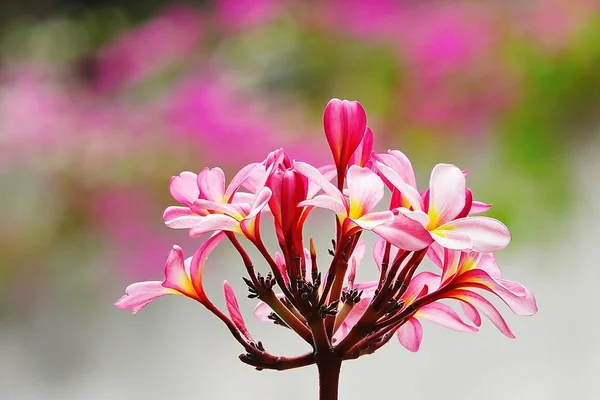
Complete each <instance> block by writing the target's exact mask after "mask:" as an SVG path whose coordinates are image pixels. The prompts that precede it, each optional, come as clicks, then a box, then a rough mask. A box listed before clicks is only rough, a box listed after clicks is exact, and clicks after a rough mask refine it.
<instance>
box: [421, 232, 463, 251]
mask: <svg viewBox="0 0 600 400" xmlns="http://www.w3.org/2000/svg"><path fill="white" fill-rule="evenodd" d="M430 233H431V237H432V238H433V240H435V241H436V242H437V243H439V244H440V245H441V246H442V247H445V248H447V249H451V250H470V249H472V248H473V240H471V237H470V236H469V235H467V234H464V233H461V232H456V231H452V230H443V229H441V228H438V229H436V230H433V231H431V232H430Z"/></svg>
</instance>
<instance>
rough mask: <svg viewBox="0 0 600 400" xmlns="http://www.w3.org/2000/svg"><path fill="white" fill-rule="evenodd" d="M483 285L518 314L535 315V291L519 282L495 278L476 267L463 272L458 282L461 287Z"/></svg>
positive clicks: (536, 309) (482, 286)
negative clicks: (470, 284) (471, 284)
mask: <svg viewBox="0 0 600 400" xmlns="http://www.w3.org/2000/svg"><path fill="white" fill-rule="evenodd" d="M469 283H473V284H475V285H473V286H471V287H481V288H483V289H486V290H488V291H489V292H491V293H493V294H495V295H497V296H498V297H499V298H500V299H501V300H502V301H504V302H505V303H506V305H507V306H508V307H510V309H511V310H512V312H514V313H515V314H517V315H527V316H528V315H533V314H535V313H536V312H537V311H538V308H537V304H536V301H535V297H534V295H533V293H532V292H531V291H530V290H529V289H527V288H526V287H525V286H523V285H521V284H520V283H518V282H513V281H507V280H503V279H494V278H492V277H491V276H489V275H488V274H487V273H486V272H485V271H483V270H480V269H474V270H471V271H468V272H466V273H464V274H462V275H461V276H460V277H459V278H458V279H457V280H456V284H457V285H460V286H461V287H465V286H466V287H468V286H469Z"/></svg>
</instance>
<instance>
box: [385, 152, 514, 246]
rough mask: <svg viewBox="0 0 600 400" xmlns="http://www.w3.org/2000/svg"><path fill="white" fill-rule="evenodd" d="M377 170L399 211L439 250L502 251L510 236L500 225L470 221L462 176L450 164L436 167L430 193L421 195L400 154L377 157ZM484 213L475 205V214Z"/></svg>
mask: <svg viewBox="0 0 600 400" xmlns="http://www.w3.org/2000/svg"><path fill="white" fill-rule="evenodd" d="M377 159H378V161H377V162H376V166H377V169H378V170H379V171H380V173H381V175H382V176H383V177H384V178H385V180H386V181H387V183H388V185H389V186H391V188H392V189H396V190H397V194H398V195H399V197H400V198H399V199H398V204H396V206H398V211H399V212H400V213H401V214H403V215H406V216H407V217H409V218H411V219H413V220H414V221H418V222H419V223H420V224H421V225H422V226H423V228H425V229H426V230H427V231H428V232H429V234H430V235H431V239H432V240H434V241H436V242H437V243H439V244H441V245H442V246H444V247H446V248H449V249H455V250H471V249H472V250H475V251H481V252H493V251H497V250H501V249H503V248H505V247H506V246H507V245H508V243H509V242H510V232H509V231H508V228H506V226H505V225H504V224H502V223H501V222H500V221H498V220H495V219H493V218H489V217H470V216H468V214H469V213H470V212H471V209H472V204H473V200H472V195H471V192H470V191H469V190H468V189H467V181H466V177H465V174H464V173H463V172H462V171H461V170H460V169H459V168H458V167H456V166H454V165H451V164H438V165H436V166H435V167H434V168H433V171H432V172H431V178H430V180H429V189H428V190H427V191H426V192H425V193H424V194H423V195H421V194H420V193H419V192H418V191H417V188H416V179H415V177H414V173H413V171H412V166H411V164H410V161H408V158H406V156H405V155H404V154H402V153H401V152H399V151H390V152H389V153H388V154H379V155H377ZM485 209H486V205H484V204H483V203H477V207H476V210H475V211H482V210H485Z"/></svg>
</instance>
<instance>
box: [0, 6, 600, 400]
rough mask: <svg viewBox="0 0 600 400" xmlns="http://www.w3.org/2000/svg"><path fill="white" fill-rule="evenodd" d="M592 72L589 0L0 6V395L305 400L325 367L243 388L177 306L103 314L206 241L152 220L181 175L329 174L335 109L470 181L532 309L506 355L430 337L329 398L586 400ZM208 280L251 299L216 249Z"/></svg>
mask: <svg viewBox="0 0 600 400" xmlns="http://www.w3.org/2000/svg"><path fill="white" fill-rule="evenodd" d="M599 65H600V2H599V1H598V0H528V1H524V2H520V1H508V0H504V1H501V0H491V1H487V2H480V1H459V0H446V1H433V0H429V1H426V0H421V1H417V0H370V1H364V0H363V1H360V0H323V1H318V0H312V1H300V0H298V1H295V0H214V1H195V2H194V1H191V2H186V3H184V2H180V3H178V2H172V1H160V0H143V1H116V0H114V1H100V0H96V1H91V0H90V1H82V0H79V1H77V0H70V1H67V0H26V1H21V2H3V3H2V4H1V5H0V399H7V400H13V399H14V400H28V399H61V400H62V399H73V400H79V399H82V400H88V399H90V400H91V399H99V400H101V399H102V400H104V399H106V400H111V399H115V400H121V399H177V398H186V399H238V398H245V399H265V398H269V399H270V398H281V397H282V396H285V398H287V399H311V398H316V393H317V392H316V390H317V379H316V369H315V368H310V367H309V368H304V369H301V370H293V371H286V372H281V373H276V372H270V371H263V372H260V373H259V372H256V371H254V370H253V369H251V368H249V367H247V366H246V365H244V364H242V363H240V362H239V361H238V360H237V359H236V356H237V354H238V353H240V349H239V348H238V347H237V343H235V342H234V340H232V339H231V337H230V336H229V335H228V333H227V331H226V329H225V328H224V327H223V326H222V325H220V323H219V322H218V321H216V320H215V319H213V318H211V316H210V315H209V314H208V313H207V312H205V311H204V309H203V308H202V307H200V306H199V305H197V304H193V303H192V302H191V301H185V300H184V299H181V298H173V299H172V298H168V299H164V300H161V301H159V302H157V303H156V304H153V305H152V306H150V307H148V308H147V309H145V310H143V312H141V313H140V314H138V315H136V316H135V317H133V316H131V315H130V314H129V313H127V312H124V311H119V310H116V309H115V308H114V307H113V303H114V301H115V300H116V299H117V298H118V297H119V296H120V295H121V294H122V292H123V289H124V287H125V286H126V285H127V284H129V283H131V282H133V281H137V280H155V279H162V268H163V265H164V260H165V257H166V255H167V253H168V251H169V249H170V247H171V246H172V244H174V243H178V244H181V245H182V246H183V247H184V249H186V250H187V251H186V252H187V253H191V252H192V251H193V250H194V249H195V247H194V246H195V245H197V244H195V243H193V242H191V241H190V240H189V239H187V237H186V234H185V233H184V232H181V231H179V232H178V231H171V230H169V229H167V228H166V227H164V225H163V223H162V219H161V215H162V211H163V209H164V208H165V207H166V206H167V205H169V204H172V203H173V201H172V200H171V199H170V198H169V194H168V180H169V178H170V176H171V175H175V174H178V173H179V171H181V170H192V171H198V170H200V169H201V168H203V167H204V166H216V165H219V166H222V167H223V168H224V169H225V170H226V171H227V172H228V173H229V174H231V172H232V171H234V170H235V168H239V167H240V166H241V165H245V164H247V163H249V162H252V161H258V160H261V159H262V158H264V156H265V155H266V154H267V153H268V152H269V151H270V150H273V149H275V148H278V147H281V146H283V147H284V148H285V149H286V150H289V152H290V153H291V155H292V156H293V157H295V158H298V159H305V160H309V161H312V162H317V163H323V164H324V163H327V162H328V149H327V147H326V145H325V141H324V138H323V135H322V127H321V119H322V110H323V108H324V106H325V104H326V102H327V101H328V100H329V99H330V98H332V97H340V98H348V99H356V100H359V101H361V103H362V104H363V105H364V106H365V108H366V109H367V112H368V115H369V125H370V126H371V127H372V128H373V130H374V132H375V135H376V149H377V150H378V151H385V150H386V149H388V148H399V149H401V150H402V151H404V152H405V153H406V154H408V155H409V157H411V159H412V161H413V163H414V165H415V168H416V170H417V172H418V173H420V179H421V182H423V183H425V182H426V181H427V176H428V171H429V170H430V169H431V167H432V166H433V165H434V164H435V163H437V162H452V163H456V164H457V165H459V166H461V167H462V168H465V169H468V170H469V171H470V174H469V179H470V186H471V188H472V189H473V191H474V193H475V196H476V198H477V199H479V200H482V201H486V202H490V203H493V205H494V207H493V209H492V211H491V212H490V214H491V215H492V216H494V217H497V218H500V219H501V220H503V221H504V222H505V223H506V224H507V225H508V226H509V227H510V228H511V230H512V232H513V242H512V244H511V246H510V247H509V248H508V249H507V250H505V251H503V252H502V253H501V254H499V259H500V261H501V264H502V265H503V269H504V271H505V272H504V274H505V275H506V277H507V279H512V280H518V281H520V282H522V283H523V284H525V285H527V286H529V287H530V288H532V290H533V291H534V293H535V294H536V295H537V298H538V304H539V307H540V312H539V314H538V315H536V316H535V317H531V318H517V317H514V316H511V315H508V321H509V324H510V325H511V326H512V327H513V328H514V331H515V333H516V335H517V339H516V340H508V339H506V338H504V337H502V336H501V335H500V334H499V333H498V332H497V331H496V330H495V329H494V328H493V326H491V324H487V325H485V326H484V327H483V329H482V330H481V332H479V333H477V334H474V335H466V334H458V333H454V332H450V331H447V330H444V329H443V328H440V327H438V326H432V325H426V326H425V340H424V343H423V346H422V349H421V351H420V352H419V353H417V354H411V353H409V352H407V351H405V350H404V349H403V348H402V347H401V346H400V345H399V344H398V343H395V342H392V343H390V344H389V345H388V346H386V347H385V348H384V349H382V350H381V351H380V352H378V353H376V354H375V355H372V356H369V357H365V358H361V359H360V360H358V361H353V362H348V363H346V364H345V366H344V369H343V373H342V383H341V385H342V387H341V394H340V396H341V399H360V398H364V397H365V396H369V397H372V398H410V399H435V398H439V397H441V396H443V397H444V398H447V399H501V400H504V399H506V400H518V399H528V400H532V399H542V400H545V399H564V398H571V397H572V398H578V399H581V400H585V399H598V398H600V383H599V382H600V381H599V380H598V376H599V374H600V344H599V342H598V335H599V334H600V323H599V322H598V321H599V313H598V307H597V299H596V297H597V296H596V293H597V285H596V282H598V280H599V279H600V272H599V271H600V270H599V267H600V265H599V264H600V263H598V257H597V253H596V251H597V249H598V239H599V238H600V201H599V200H598V199H599V198H600V178H599V174H600V72H599V68H598V66H599ZM230 176H231V175H230ZM309 229H311V230H312V232H313V234H314V235H315V236H316V238H317V240H318V241H319V242H320V243H323V244H324V246H326V243H327V242H328V237H329V234H330V232H329V231H327V230H323V228H322V226H319V225H317V224H316V223H315V221H313V223H312V225H310V227H309ZM212 260H214V266H213V267H212V268H209V271H207V274H208V276H207V278H206V279H207V281H208V282H212V283H213V286H214V287H211V289H210V290H209V292H210V293H212V295H213V296H215V297H217V298H219V297H220V296H221V295H220V293H219V287H220V282H221V281H222V280H223V279H225V278H226V279H228V280H229V281H231V282H234V285H237V286H235V287H237V288H240V289H241V288H242V287H241V286H240V285H238V281H239V276H240V275H241V271H242V269H241V268H240V266H241V264H240V262H239V260H237V259H236V257H235V255H234V254H233V252H232V251H231V249H229V248H226V247H224V249H223V250H219V252H218V254H217V255H216V256H215V257H213V258H212ZM369 262H370V260H369V259H368V258H367V266H366V267H363V270H366V271H368V270H369V269H372V270H373V269H374V268H373V264H369ZM368 274H369V272H367V275H368ZM240 297H241V298H243V295H242V294H241V293H240ZM242 303H243V304H242V308H243V309H244V310H247V311H251V309H252V306H253V304H251V302H250V301H246V300H242ZM506 313H508V311H506ZM247 319H248V320H252V317H251V315H248V318H247ZM250 325H251V327H252V329H253V330H254V332H256V334H255V335H254V336H255V337H260V338H261V339H262V340H263V341H264V342H265V344H266V345H267V346H268V348H269V349H272V350H273V352H281V353H282V354H285V355H291V354H295V353H299V352H301V351H304V350H306V349H304V348H303V346H302V343H299V341H298V340H295V338H294V337H293V336H291V335H285V334H283V335H282V332H280V331H278V330H277V329H274V328H272V327H271V326H266V327H265V326H262V325H259V324H258V323H257V322H254V321H250Z"/></svg>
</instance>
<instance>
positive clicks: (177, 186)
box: [169, 171, 200, 205]
mask: <svg viewBox="0 0 600 400" xmlns="http://www.w3.org/2000/svg"><path fill="white" fill-rule="evenodd" d="M197 179H198V175H196V174H194V173H193V172H189V171H184V172H182V173H180V174H179V176H173V177H171V182H170V183H169V191H170V192H171V196H173V198H174V199H175V200H177V201H178V202H179V203H181V204H185V205H189V204H190V203H193V202H194V201H195V200H197V199H198V196H199V194H200V190H199V189H198V183H197Z"/></svg>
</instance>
